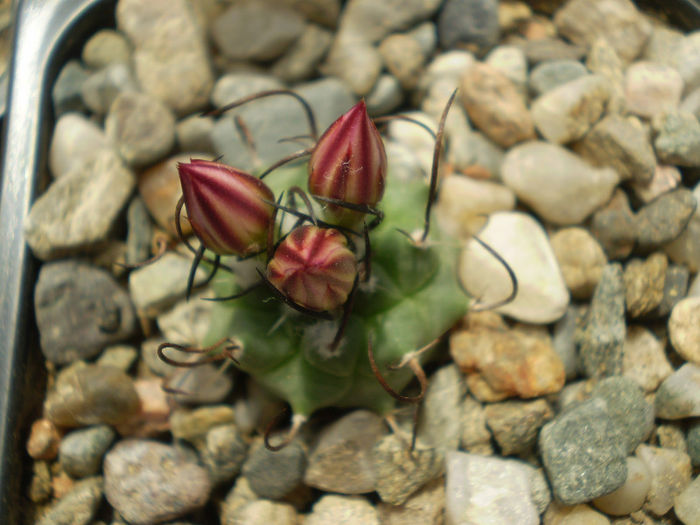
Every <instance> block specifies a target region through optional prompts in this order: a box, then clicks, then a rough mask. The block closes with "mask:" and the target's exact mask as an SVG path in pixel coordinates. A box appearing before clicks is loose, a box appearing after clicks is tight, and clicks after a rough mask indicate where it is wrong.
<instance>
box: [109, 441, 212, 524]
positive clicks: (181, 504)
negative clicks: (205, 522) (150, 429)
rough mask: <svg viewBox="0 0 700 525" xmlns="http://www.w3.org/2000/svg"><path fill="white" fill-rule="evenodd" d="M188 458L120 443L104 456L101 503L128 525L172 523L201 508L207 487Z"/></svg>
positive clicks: (172, 450) (155, 446)
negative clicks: (102, 500) (103, 487)
mask: <svg viewBox="0 0 700 525" xmlns="http://www.w3.org/2000/svg"><path fill="white" fill-rule="evenodd" d="M192 456H193V454H188V453H186V452H185V451H183V450H182V449H178V448H176V447H172V446H169V445H164V444H162V443H157V442H155V441H148V440H136V439H127V440H125V441H121V442H120V443H119V444H117V445H116V446H115V447H114V448H112V450H110V451H109V452H108V453H107V455H106V456H105V461H104V479H105V495H106V497H107V500H108V501H109V503H110V504H111V505H112V506H113V507H114V508H115V509H116V510H117V511H118V512H119V513H120V514H121V515H122V517H123V518H124V519H125V520H127V521H128V522H129V523H132V524H134V525H147V524H149V523H158V522H161V521H166V520H168V519H173V518H178V517H180V516H182V515H184V514H186V513H187V512H190V511H192V510H194V509H197V508H199V507H201V506H203V505H204V504H205V503H206V501H207V499H208V498H209V492H210V490H211V482H210V480H209V476H208V474H207V471H206V469H204V468H203V467H201V466H199V465H198V464H197V463H196V461H195V460H194V458H193V457H192Z"/></svg>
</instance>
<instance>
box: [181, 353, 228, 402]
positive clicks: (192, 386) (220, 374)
mask: <svg viewBox="0 0 700 525" xmlns="http://www.w3.org/2000/svg"><path fill="white" fill-rule="evenodd" d="M225 367H226V364H225V363H224V364H223V365H214V364H211V363H210V364H205V365H199V366H196V367H194V368H180V369H177V370H175V371H174V372H172V373H171V374H170V375H169V376H168V385H169V386H171V387H173V388H177V389H178V390H181V391H182V393H180V394H173V396H172V397H173V399H174V400H176V401H177V402H178V403H180V404H182V405H205V404H216V403H221V402H223V401H224V400H225V399H226V397H227V396H228V395H229V394H230V393H231V390H232V389H233V378H232V377H231V374H230V372H227V371H226V369H225Z"/></svg>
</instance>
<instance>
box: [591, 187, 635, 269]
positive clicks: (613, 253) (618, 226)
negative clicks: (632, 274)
mask: <svg viewBox="0 0 700 525" xmlns="http://www.w3.org/2000/svg"><path fill="white" fill-rule="evenodd" d="M636 227H637V223H636V218H635V216H634V213H633V212H632V209H631V208H630V204H629V200H628V197H627V194H626V193H625V192H624V191H622V189H620V188H617V189H616V190H615V191H614V192H613V196H612V198H611V199H610V201H608V203H607V204H606V205H605V206H604V207H602V208H600V209H599V210H598V211H596V212H595V213H594V214H593V216H592V217H591V228H590V229H591V233H592V234H593V236H594V237H595V238H596V239H598V242H600V244H601V246H602V247H603V249H604V250H605V253H606V254H607V256H608V258H609V259H624V258H625V257H627V256H628V255H629V254H630V253H631V252H632V249H633V248H634V245H635V242H636V238H637V234H636Z"/></svg>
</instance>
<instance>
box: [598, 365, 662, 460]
mask: <svg viewBox="0 0 700 525" xmlns="http://www.w3.org/2000/svg"><path fill="white" fill-rule="evenodd" d="M591 397H595V398H599V399H602V400H603V401H605V404H606V406H607V413H608V415H609V416H610V419H611V420H612V423H613V426H614V427H615V437H614V438H613V439H614V440H615V441H616V442H618V443H620V444H621V445H622V446H623V448H624V449H625V451H626V452H627V453H630V452H632V451H634V449H635V448H637V445H639V444H640V443H641V442H642V441H644V440H645V439H646V438H647V437H648V436H649V434H650V433H651V430H652V428H653V426H654V408H653V407H652V406H651V405H650V404H649V403H647V402H646V400H645V399H644V392H643V391H642V389H641V388H640V387H639V385H638V384H637V383H636V382H635V381H633V380H632V379H629V378H626V377H619V376H616V377H608V378H606V379H603V380H602V381H601V382H600V383H598V384H597V385H596V386H595V387H594V388H593V391H592V392H591Z"/></svg>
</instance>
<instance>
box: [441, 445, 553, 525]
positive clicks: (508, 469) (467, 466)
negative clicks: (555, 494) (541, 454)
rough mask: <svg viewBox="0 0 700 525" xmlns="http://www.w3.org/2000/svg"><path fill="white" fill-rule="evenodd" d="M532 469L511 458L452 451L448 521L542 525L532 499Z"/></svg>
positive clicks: (450, 457) (478, 523) (449, 458)
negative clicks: (530, 480) (530, 482)
mask: <svg viewBox="0 0 700 525" xmlns="http://www.w3.org/2000/svg"><path fill="white" fill-rule="evenodd" d="M531 468H532V467H530V466H528V465H526V464H524V463H521V462H519V461H515V460H510V459H503V458H497V457H485V456H479V455H476V454H468V453H466V452H458V451H452V452H449V453H448V455H447V479H446V488H445V498H446V506H445V514H446V518H447V522H448V523H470V524H474V525H486V524H489V523H518V524H521V525H529V524H532V525H535V524H537V523H539V514H538V512H537V509H536V507H535V505H534V503H533V501H532V499H531V497H530V486H529V477H530V469H531Z"/></svg>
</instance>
